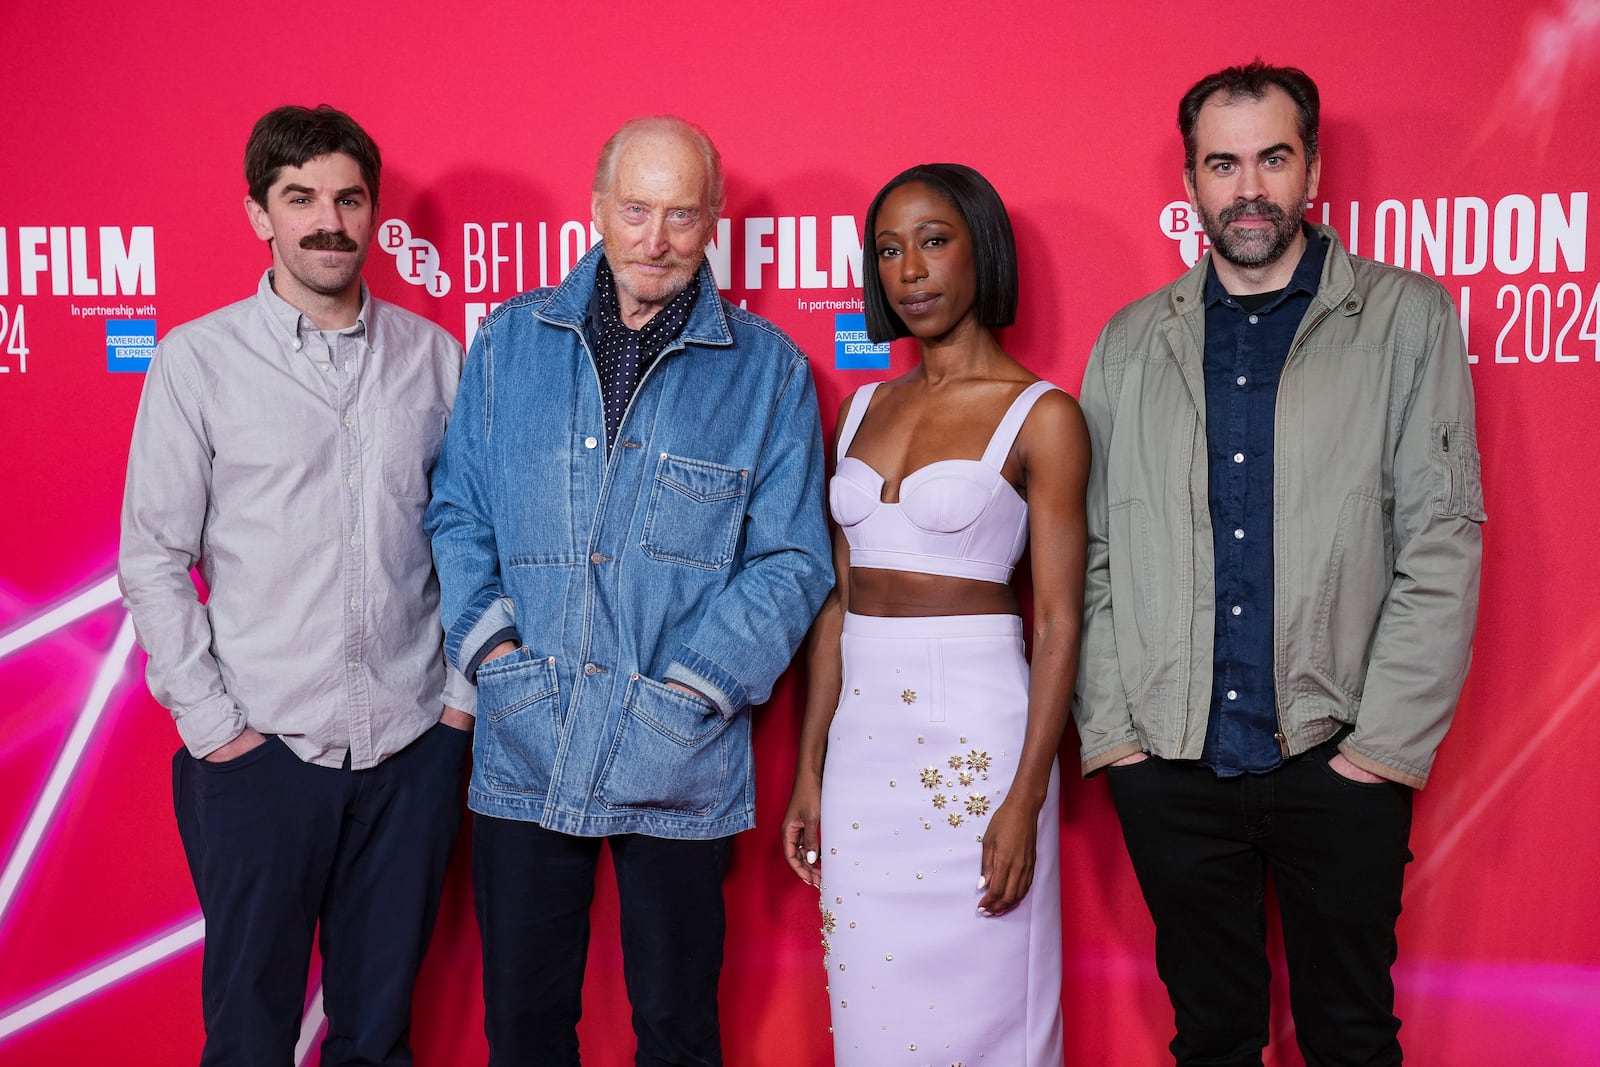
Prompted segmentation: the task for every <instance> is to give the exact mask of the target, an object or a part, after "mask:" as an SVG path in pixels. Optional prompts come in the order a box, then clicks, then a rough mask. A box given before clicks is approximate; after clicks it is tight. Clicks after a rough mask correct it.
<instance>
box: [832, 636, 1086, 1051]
mask: <svg viewBox="0 0 1600 1067" xmlns="http://www.w3.org/2000/svg"><path fill="white" fill-rule="evenodd" d="M843 647H844V685H843V689H842V691H841V694H840V702H839V709H838V711H837V713H836V714H835V715H834V719H833V724H832V726H831V727H830V728H829V731H828V756H827V763H826V766H825V769H824V773H823V783H822V879H823V884H822V901H821V905H822V932H823V943H824V946H825V956H824V963H825V966H826V967H827V972H828V996H829V1002H830V1007H831V1010H832V1015H833V1048H834V1062H835V1064H836V1065H837V1067H898V1065H902V1064H903V1065H906V1067H922V1065H933V1067H950V1065H952V1064H963V1065H965V1067H978V1065H980V1064H992V1065H995V1067H1002V1065H1003V1067H1059V1065H1060V1063H1061V1059H1062V1048H1061V1041H1062V1035H1061V866H1060V837H1059V834H1058V826H1059V813H1058V803H1057V790H1058V787H1059V781H1058V774H1057V773H1056V772H1055V771H1052V773H1051V776H1050V795H1049V798H1048V799H1047V800H1046V802H1045V804H1044V808H1043V809H1042V810H1041V811H1040V813H1039V835H1038V860H1037V865H1036V867H1035V870H1034V876H1033V887H1032V889H1031V890H1029V892H1028V895H1027V896H1026V897H1025V898H1024V899H1023V901H1022V903H1021V905H1020V906H1018V907H1017V908H1016V909H1015V910H1014V911H1012V912H1010V913H1008V914H1006V915H1003V916H1000V917H999V918H986V917H984V916H982V915H979V914H978V910H977V908H978V901H979V900H981V899H982V898H983V891H982V890H980V889H979V888H978V876H979V874H980V873H981V871H980V864H981V861H982V847H983V845H982V842H983V834H984V830H985V828H986V827H987V826H988V824H989V816H990V815H991V814H993V812H994V811H995V809H996V808H998V807H999V806H1000V803H1001V802H1002V801H1003V800H1005V798H1006V791H1007V789H1008V788H1009V787H1010V784H1011V780H1012V777H1013V776H1014V774H1015V773H1016V765H1017V757H1018V756H1019V755H1020V754H1021V752H1022V740H1023V732H1024V729H1025V727H1026V723H1027V710H1028V664H1027V661H1026V660H1025V659H1024V658H1023V651H1022V622H1021V620H1020V619H1018V618H1017V617H1016V616H1014V615H956V616H940V617H931V618H879V617H876V616H865V615H846V617H845V623H844V638H843Z"/></svg>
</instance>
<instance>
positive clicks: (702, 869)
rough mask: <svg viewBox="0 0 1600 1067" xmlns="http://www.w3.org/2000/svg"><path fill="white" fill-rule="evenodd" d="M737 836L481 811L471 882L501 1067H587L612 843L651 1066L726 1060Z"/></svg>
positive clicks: (629, 974)
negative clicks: (731, 871)
mask: <svg viewBox="0 0 1600 1067" xmlns="http://www.w3.org/2000/svg"><path fill="white" fill-rule="evenodd" d="M732 840H733V839H732V838H730V837H721V838H714V839H712V840H709V841H677V840H665V839H662V838H656V837H644V836H642V835H639V834H618V835H615V836H612V837H606V838H600V837H572V836H569V835H567V834H559V833H555V832H553V831H550V830H546V829H545V828H544V827H542V826H539V825H538V824H537V823H531V822H520V821H517V820H512V819H497V818H492V817H490V816H487V815H483V814H478V815H475V816H474V817H473V820H472V887H473V897H474V900H475V902H476V905H477V911H478V928H479V931H480V932H481V933H482V935H483V999H484V1006H485V1009H486V1010H485V1013H484V1032H485V1033H486V1034H487V1035H488V1038H489V1064H490V1067H577V1064H578V1062H579V1060H578V1034H577V1025H578V1018H579V1016H580V1015H581V1014H582V1011H583V1005H582V994H583V972H584V964H585V962H586V960H587V957H588V952H589V905H590V903H591V902H592V901H593V900H594V873H595V864H596V863H597V862H598V860H599V858H600V845H601V843H602V842H608V843H609V845H610V848H611V863H612V866H613V867H614V868H615V869H616V874H617V897H618V903H619V905H620V906H621V911H622V970H623V980H624V982H625V984H626V985H627V989H628V1000H629V1003H630V1004H631V1005H632V1007H633V1031H634V1037H635V1039H636V1041H637V1051H636V1053H635V1059H634V1062H635V1064H636V1065H638V1067H669V1065H670V1067H718V1065H720V1064H721V1063H722V1040H721V1032H720V1030H719V1027H718V1018H717V981H718V978H719V977H720V976H721V973H722V945H723V939H724V936H725V933H726V929H727V921H726V912H725V909H724V903H723V897H722V879H723V875H724V874H726V873H727V869H728V857H729V854H730V852H731V851H732Z"/></svg>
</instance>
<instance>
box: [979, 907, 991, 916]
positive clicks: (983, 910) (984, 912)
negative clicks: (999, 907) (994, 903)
mask: <svg viewBox="0 0 1600 1067" xmlns="http://www.w3.org/2000/svg"><path fill="white" fill-rule="evenodd" d="M978 914H979V915H982V916H984V917H985V918H993V917H994V913H993V912H992V911H990V910H989V909H988V908H979V909H978Z"/></svg>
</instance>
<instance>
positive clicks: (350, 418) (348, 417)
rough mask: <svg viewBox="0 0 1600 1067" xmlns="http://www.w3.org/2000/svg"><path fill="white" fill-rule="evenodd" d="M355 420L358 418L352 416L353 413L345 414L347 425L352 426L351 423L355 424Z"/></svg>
mask: <svg viewBox="0 0 1600 1067" xmlns="http://www.w3.org/2000/svg"><path fill="white" fill-rule="evenodd" d="M355 421H356V420H355V418H354V417H352V416H351V415H349V414H346V415H345V417H344V424H345V425H346V426H350V425H352V424H353V423H354V422H355Z"/></svg>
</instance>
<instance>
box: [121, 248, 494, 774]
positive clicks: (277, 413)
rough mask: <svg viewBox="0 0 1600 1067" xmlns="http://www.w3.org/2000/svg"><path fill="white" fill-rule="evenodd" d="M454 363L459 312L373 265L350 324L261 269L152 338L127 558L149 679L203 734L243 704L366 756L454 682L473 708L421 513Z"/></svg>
mask: <svg viewBox="0 0 1600 1067" xmlns="http://www.w3.org/2000/svg"><path fill="white" fill-rule="evenodd" d="M460 369H461V348H460V346H459V345H458V344H457V343H456V342H455V340H454V339H453V338H452V337H450V335H449V334H448V333H446V332H445V331H444V330H442V329H440V328H439V327H438V326H435V325H434V324H433V323H430V322H428V321H427V320H425V319H422V318H420V317H418V316H416V315H413V314H411V313H410V312H407V311H403V310H401V309H399V308H397V307H394V306H393V305H391V304H386V303H384V302H383V301H380V300H377V299H374V298H373V297H371V296H370V295H369V294H368V293H367V292H366V289H365V287H363V289H362V307H361V315H360V318H359V319H358V321H357V322H356V324H355V325H354V326H352V327H350V328H349V329H346V330H340V331H321V330H318V329H317V328H316V327H315V326H314V325H313V324H312V323H311V321H310V320H309V319H307V318H306V317H305V316H303V315H302V314H300V312H299V311H297V310H296V309H295V308H294V307H292V306H291V305H289V304H288V303H286V302H285V301H284V300H282V299H281V298H279V297H278V295H277V294H276V293H274V292H273V291H272V272H271V271H268V272H267V273H266V275H265V276H264V277H263V278H262V280H261V284H260V286H259V287H258V289H257V291H256V294H255V296H253V297H251V298H249V299H247V300H242V301H240V302H239V303H237V304H233V305H230V306H229V307H226V308H223V309H221V310H220V311H217V312H214V313H212V314H210V315H207V316H205V317H204V318H201V319H197V320H195V321H194V322H191V323H187V324H185V325H183V326H179V327H177V328H175V329H174V330H172V331H171V332H170V333H169V334H168V335H167V336H166V338H164V339H163V340H162V342H161V344H160V345H159V346H158V347H157V349H156V353H155V357H154V358H153V359H152V360H151V363H150V370H149V373H148V375H147V377H146V380H145V385H144V393H143V395H142V397H141V399H140V401H139V414H138V419H137V421H136V422H135V424H134V429H133V444H132V447H131V449H130V451H129V456H128V481H127V487H126V490H125V494H124V498H123V505H122V545H121V550H120V553H119V556H118V577H119V579H120V581H121V584H122V592H123V602H124V603H125V604H126V605H127V608H128V611H129V612H130V613H131V614H132V616H133V622H134V627H135V630H136V631H137V633H138V636H139V643H140V644H141V645H143V646H144V649H145V651H146V652H148V653H149V666H148V669H147V677H148V680H149V684H150V692H151V693H152V694H153V695H154V696H155V698H156V699H157V700H158V701H160V702H161V703H162V704H163V705H165V706H166V707H167V708H168V709H169V710H170V711H171V712H172V717H173V719H174V721H175V722H176V723H177V726H178V733H179V734H180V735H181V736H182V738H183V741H184V744H185V745H187V746H188V749H189V751H190V752H192V753H193V754H194V755H195V756H204V755H206V754H207V753H209V752H212V751H214V750H216V749H218V748H220V747H221V746H223V745H224V744H226V743H228V742H229V741H231V740H232V739H233V738H235V737H237V736H238V735H239V734H240V733H241V732H242V731H243V730H244V729H245V727H247V726H248V727H251V728H253V729H255V730H257V731H259V732H261V733H264V734H276V735H278V736H279V737H280V738H282V740H283V741H284V743H285V744H287V745H288V746H289V747H290V748H291V749H292V750H294V752H295V753H296V754H297V755H298V756H299V757H300V758H301V759H303V760H307V761H309V762H311V763H316V764H320V765H323V766H333V767H336V766H339V765H340V764H342V763H343V762H344V760H345V759H346V756H347V754H348V757H349V760H350V766H351V767H353V768H356V769H361V768H365V767H371V766H374V765H376V764H378V763H380V762H382V761H383V760H384V759H385V758H386V757H388V756H391V755H393V754H394V753H396V752H398V751H400V750H401V749H402V748H404V747H405V746H406V745H408V744H410V743H411V742H412V741H414V740H415V739H416V738H417V737H418V736H420V735H421V734H422V733H423V731H425V730H427V729H428V728H429V727H430V726H431V725H433V724H434V723H435V722H437V721H438V720H439V713H440V708H441V705H442V704H449V705H451V706H453V707H458V708H461V709H462V710H465V711H471V710H473V706H474V703H475V701H474V694H473V691H472V688H471V686H470V685H468V684H467V682H466V680H465V679H464V678H462V677H461V676H460V675H459V674H457V673H455V672H454V671H450V672H448V674H447V671H446V666H445V661H444V657H443V651H442V638H443V634H442V631H441V629H440V625H439V616H438V612H439V584H438V580H437V579H436V577H435V576H434V571H433V556H432V553H431V551H430V549H429V544H428V539H427V537H426V536H425V535H424V534H423V531H422V513H423V510H424V508H425V507H426V506H427V503H428V482H429V476H430V474H431V472H432V470H433V464H434V459H435V457H436V456H437V454H438V451H439V445H440V442H441V441H442V439H443V436H444V428H445V422H446V420H447V419H448V417H449V413H450V407H451V404H452V403H453V402H454V400H455V394H456V384H457V380H458V378H459V375H460ZM197 563H198V565H199V571H200V576H201V578H202V579H203V581H204V585H205V587H206V589H208V590H209V596H208V597H207V598H206V600H205V601H204V603H202V601H201V599H200V597H199V596H197V593H196V587H195V582H194V581H193V579H192V577H191V575H190V571H191V569H192V568H194V567H195V566H196V564H197Z"/></svg>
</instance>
